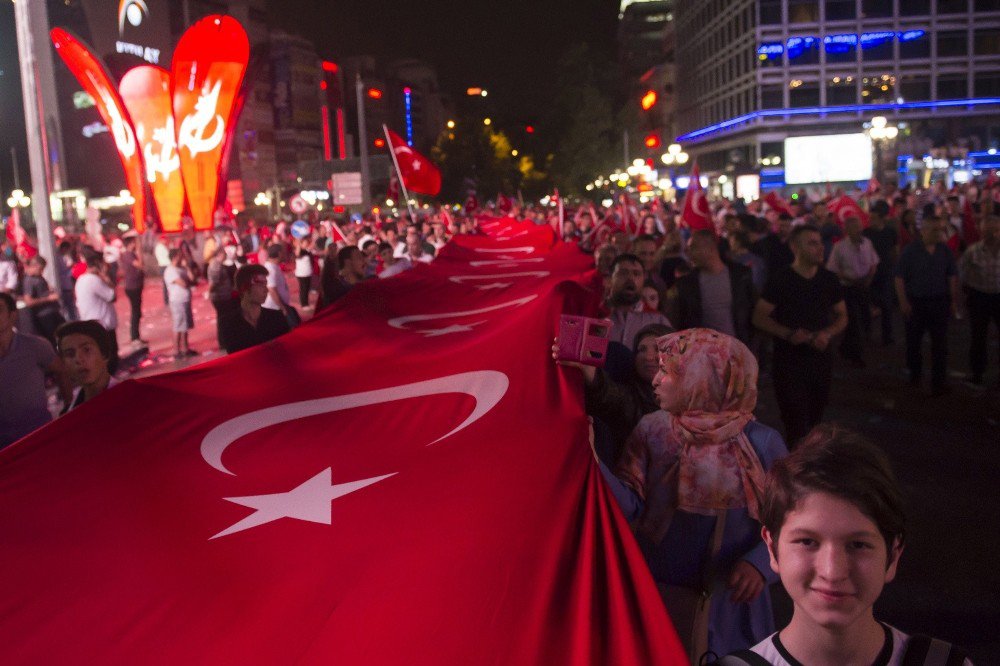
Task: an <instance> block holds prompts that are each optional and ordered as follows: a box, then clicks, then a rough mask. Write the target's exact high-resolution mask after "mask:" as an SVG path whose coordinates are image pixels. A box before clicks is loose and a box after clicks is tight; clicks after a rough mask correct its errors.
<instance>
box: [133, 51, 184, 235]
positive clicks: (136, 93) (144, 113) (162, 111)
mask: <svg viewBox="0 0 1000 666" xmlns="http://www.w3.org/2000/svg"><path fill="white" fill-rule="evenodd" d="M119 92H120V93H121V96H122V102H124V104H125V107H126V108H127V109H128V112H129V115H130V116H131V117H132V122H133V123H134V124H135V134H136V138H137V139H138V141H139V146H140V148H141V149H142V156H143V163H144V164H145V167H146V180H147V182H149V187H150V190H151V191H152V193H153V202H154V203H155V204H156V210H157V211H158V212H159V213H160V224H161V226H162V227H163V231H180V230H181V215H182V213H183V212H184V181H183V180H182V179H181V171H180V167H181V162H180V157H179V156H178V154H177V135H176V133H175V131H174V114H173V109H172V108H171V100H170V73H169V72H167V71H166V70H165V69H162V68H160V67H154V66H153V65H141V66H139V67H135V68H133V69H130V70H129V71H128V72H127V73H126V74H125V76H124V77H123V78H122V82H121V85H120V86H119Z"/></svg>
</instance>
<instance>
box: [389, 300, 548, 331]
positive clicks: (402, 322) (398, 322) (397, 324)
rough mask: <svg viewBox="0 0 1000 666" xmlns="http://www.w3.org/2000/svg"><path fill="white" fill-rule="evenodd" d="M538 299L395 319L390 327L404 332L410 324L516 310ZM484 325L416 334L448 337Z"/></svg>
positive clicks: (390, 323) (454, 327)
mask: <svg viewBox="0 0 1000 666" xmlns="http://www.w3.org/2000/svg"><path fill="white" fill-rule="evenodd" d="M536 298H538V295H537V294H531V295H530V296H525V297H523V298H517V299H514V300H513V301H507V302H506V303H500V304H499V305H491V306H489V307H486V308H479V309H478V310H466V311H464V312H441V313H438V314H419V315H406V316H404V317H394V318H392V319H390V320H389V326H392V327H393V328H398V329H402V330H410V329H407V328H406V325H407V324H409V323H410V322H414V321H433V320H435V319H451V318H452V317H467V316H470V315H478V314H485V313H487V312H494V311H496V310H503V309H505V308H516V307H518V306H521V305H524V304H525V303H530V302H531V301H533V300H535V299H536ZM484 323H486V322H485V321H477V322H473V323H471V324H452V325H451V326H446V327H445V328H428V329H420V330H418V331H415V332H417V333H423V334H424V335H425V336H427V337H429V338H430V337H434V336H438V335H447V334H448V333H463V332H465V331H471V330H472V327H473V326H479V325H480V324H484Z"/></svg>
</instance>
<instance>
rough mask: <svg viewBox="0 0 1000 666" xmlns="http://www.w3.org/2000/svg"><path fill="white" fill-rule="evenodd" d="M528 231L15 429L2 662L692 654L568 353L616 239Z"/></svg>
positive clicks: (669, 659) (3, 524)
mask: <svg viewBox="0 0 1000 666" xmlns="http://www.w3.org/2000/svg"><path fill="white" fill-rule="evenodd" d="M528 231H529V233H528V234H525V235H524V236H522V237H519V238H516V239H510V240H506V241H496V240H489V239H484V238H466V237H462V238H459V239H457V240H456V241H454V242H453V243H452V244H451V245H449V246H447V247H446V249H445V251H444V252H442V255H441V257H440V258H438V259H437V260H435V261H434V262H433V263H432V264H430V265H422V266H419V267H417V268H415V269H413V270H411V271H408V272H407V273H405V274H403V275H401V276H398V277H395V278H392V279H388V280H375V281H372V282H367V283H364V284H362V285H361V286H359V287H357V288H356V289H354V290H353V291H352V292H351V293H350V294H348V295H347V296H346V297H345V298H343V299H341V300H340V301H338V302H337V303H336V304H335V305H334V306H333V307H332V308H330V309H329V310H327V311H325V312H323V313H321V314H319V315H318V316H317V317H316V318H315V319H314V320H312V321H311V322H309V323H307V324H306V325H304V326H302V327H300V328H298V329H296V330H295V331H294V332H293V333H290V334H288V335H286V336H284V337H282V338H279V339H278V340H275V341H273V342H271V343H268V344H266V345H262V346H259V347H255V348H252V349H249V350H246V351H243V352H240V353H238V354H234V355H232V356H228V357H225V358H222V359H219V360H216V361H212V362H209V363H205V364H203V365H200V366H197V367H194V368H190V369H187V370H183V371H179V372H175V373H171V374H168V375H161V376H157V377H151V378H146V379H141V380H137V381H127V382H125V383H123V384H121V385H119V386H116V387H114V388H112V389H110V390H109V391H107V392H106V393H104V394H102V395H100V396H98V397H97V398H96V399H94V400H93V401H92V402H89V403H87V404H85V405H83V406H82V407H81V408H79V409H77V410H74V411H73V412H70V413H69V414H68V415H67V416H65V417H63V418H60V419H58V420H57V421H55V422H54V423H52V424H50V425H48V426H46V427H44V428H42V429H41V430H40V431H38V432H36V433H35V434H33V435H30V436H29V437H27V438H25V439H23V440H21V441H20V442H18V443H16V444H14V445H13V446H11V447H9V448H7V449H5V450H3V451H2V452H0V497H2V498H3V511H2V512H0V535H2V539H3V546H2V548H0V571H3V572H4V582H3V594H0V617H2V618H3V621H2V622H0V662H2V663H5V664H15V663H75V662H79V661H80V660H81V659H83V660H85V661H88V662H92V663H121V664H136V663H142V664H149V663H170V664H190V663H212V664H217V663H224V664H255V663H260V664H280V663H291V662H295V663H300V662H302V663H337V664H364V665H366V666H371V665H380V664H433V665H435V666H437V665H442V664H462V665H466V664H516V665H518V666H520V665H524V664H545V665H549V664H675V663H676V664H680V663H686V662H685V660H684V656H683V652H682V650H681V648H680V647H679V644H678V642H677V640H676V637H675V635H674V632H673V629H672V628H671V626H670V623H669V620H668V619H667V616H666V613H665V611H664V609H663V606H662V603H661V601H660V598H659V596H658V593H657V591H656V588H655V586H654V584H653V581H652V579H651V577H650V575H649V573H648V571H647V569H646V566H645V563H644V561H643V559H642V556H641V554H640V552H639V550H638V548H637V546H636V544H635V542H634V541H633V539H632V537H631V535H630V534H629V531H628V526H627V524H626V523H625V521H624V519H623V518H622V516H621V514H620V513H619V512H618V510H617V509H616V508H615V506H614V499H613V498H612V496H611V494H610V492H609V491H608V489H607V488H606V486H605V485H604V482H603V479H602V478H601V475H600V472H599V469H598V467H597V465H596V463H595V461H594V457H593V454H592V453H591V450H590V446H589V445H588V442H587V421H586V419H585V417H584V413H583V395H582V386H581V378H580V376H579V373H576V372H575V371H574V372H570V371H568V369H566V368H561V367H559V366H556V365H555V364H554V363H553V362H552V360H551V358H550V357H549V347H550V341H551V340H552V337H553V335H554V333H555V331H556V326H557V321H558V316H559V314H560V313H562V312H564V311H571V312H575V313H583V312H589V311H592V309H593V307H594V306H595V304H596V301H597V299H598V296H599V293H600V292H599V291H598V290H595V289H592V288H591V287H592V282H591V279H592V277H593V275H594V273H593V271H592V270H591V267H592V260H590V259H589V258H588V257H587V256H586V255H584V254H582V253H581V252H579V250H577V249H576V248H574V247H572V246H569V245H566V244H563V243H561V242H558V241H554V239H553V238H552V233H551V229H550V228H549V227H542V228H540V229H539V230H538V233H530V232H531V231H532V230H530V229H529V230H528ZM546 231H547V232H548V233H547V234H546Z"/></svg>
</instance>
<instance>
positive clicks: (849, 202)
mask: <svg viewBox="0 0 1000 666" xmlns="http://www.w3.org/2000/svg"><path fill="white" fill-rule="evenodd" d="M826 208H827V210H829V211H830V212H831V213H833V218H834V220H836V222H837V224H839V225H840V226H841V227H843V226H844V222H845V221H846V220H847V218H849V217H856V218H858V219H859V220H861V225H862V226H864V227H867V226H868V213H866V212H865V211H864V210H862V209H861V206H859V205H858V202H857V201H855V200H854V199H852V198H851V197H849V196H847V195H846V194H842V195H841V196H839V197H837V198H836V199H834V200H833V201H831V202H830V203H828V204H827V205H826Z"/></svg>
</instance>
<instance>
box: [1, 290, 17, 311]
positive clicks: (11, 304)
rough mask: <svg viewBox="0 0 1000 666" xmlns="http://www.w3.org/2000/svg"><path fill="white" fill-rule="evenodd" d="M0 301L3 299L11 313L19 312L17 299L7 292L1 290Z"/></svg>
mask: <svg viewBox="0 0 1000 666" xmlns="http://www.w3.org/2000/svg"><path fill="white" fill-rule="evenodd" d="M0 301H3V304H4V305H5V306H7V312H9V313H11V314H13V313H15V312H17V301H15V300H14V297H13V296H11V295H10V294H8V293H7V292H5V291H0Z"/></svg>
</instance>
